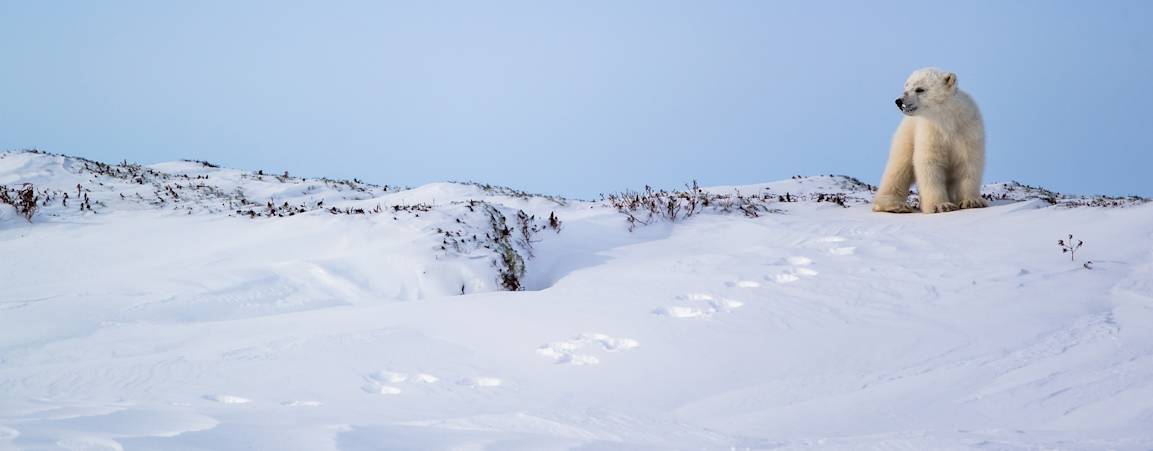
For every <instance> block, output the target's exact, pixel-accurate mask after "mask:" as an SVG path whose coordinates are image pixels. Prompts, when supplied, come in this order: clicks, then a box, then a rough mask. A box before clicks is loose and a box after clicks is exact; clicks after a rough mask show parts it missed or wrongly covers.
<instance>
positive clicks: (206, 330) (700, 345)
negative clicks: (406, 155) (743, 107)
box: [0, 152, 1153, 450]
mask: <svg viewBox="0 0 1153 451" xmlns="http://www.w3.org/2000/svg"><path fill="white" fill-rule="evenodd" d="M88 165H89V167H91V165H92V163H91V162H90V163H88ZM139 171H141V172H139V174H143V175H142V177H145V178H146V179H144V180H143V183H140V182H134V181H132V179H125V178H118V176H108V175H101V174H98V173H94V172H92V171H91V170H90V169H85V161H84V160H80V159H75V158H70V157H64V156H59V155H50V154H40V153H28V152H13V153H8V154H2V155H0V184H4V185H7V186H9V187H10V188H11V187H17V186H20V184H23V183H33V184H34V186H36V187H37V189H49V190H55V191H54V192H56V193H62V192H66V191H68V190H71V191H72V195H70V200H69V203H68V206H67V207H65V206H63V205H62V204H61V202H60V197H62V195H56V196H55V197H53V198H52V200H51V202H50V205H48V206H44V207H42V208H41V210H40V211H39V212H38V213H37V214H36V216H34V217H33V220H32V222H31V223H29V222H28V221H25V220H24V218H23V217H20V216H17V215H15V212H14V211H11V210H10V209H7V210H6V209H5V207H7V206H4V205H0V251H2V252H3V258H2V259H0V449H9V448H10V449H129V450H131V449H179V450H200V449H203V450H229V449H284V450H288V449H301V450H326V449H328V450H337V449H339V450H368V449H521V450H547V449H598V450H599V449H606V450H609V449H611V450H639V449H720V450H729V449H822V450H824V449H863V448H864V449H869V448H879V449H1085V450H1095V449H1122V450H1130V449H1132V450H1138V449H1149V448H1151V447H1153V428H1150V427H1149V426H1150V424H1153V327H1150V324H1153V204H1148V203H1142V202H1140V201H1139V200H1135V199H1129V200H1125V201H1124V202H1120V201H1119V202H1120V206H1118V207H1116V208H1103V207H1094V206H1088V207H1079V208H1072V207H1073V206H1074V205H1076V204H1078V202H1080V203H1091V202H1090V201H1092V200H1094V199H1098V198H1085V197H1077V196H1063V195H1062V196H1060V197H1059V198H1056V199H1055V201H1056V203H1057V204H1056V205H1052V203H1051V202H1049V201H1046V200H1044V196H1045V194H1044V193H1041V192H1040V191H1036V190H1035V189H1034V190H1030V189H1027V188H1025V187H1024V185H1018V184H1012V183H1006V184H993V185H990V186H989V187H987V193H989V194H990V195H996V196H1000V195H1001V194H1006V198H1005V199H998V200H997V201H995V202H994V206H992V207H990V208H986V209H979V210H964V211H959V212H953V213H946V214H939V215H922V214H908V215H893V214H878V213H873V212H871V211H870V210H869V208H868V205H867V204H865V203H861V202H865V201H867V199H868V197H869V195H870V194H869V191H868V189H867V187H866V188H863V189H862V188H861V187H860V186H859V185H858V184H856V183H854V182H853V181H852V180H851V179H847V178H843V177H832V176H822V177H810V178H799V179H798V178H794V179H790V180H785V181H781V182H773V183H767V184H761V185H751V186H742V187H711V188H707V189H706V190H707V191H709V192H717V193H724V192H731V191H733V190H740V191H741V192H742V193H759V192H764V191H765V188H768V191H767V192H770V193H772V194H773V195H780V194H783V193H785V192H789V193H790V194H791V195H793V196H801V197H803V199H802V201H799V202H780V203H774V204H773V205H772V206H773V207H774V208H777V209H780V212H778V213H771V214H764V215H761V216H760V217H757V218H748V217H745V216H743V215H740V214H737V215H721V214H701V215H698V216H694V217H692V218H690V219H688V220H683V221H679V222H677V223H675V224H669V223H667V222H660V223H655V224H650V225H647V226H641V227H637V228H636V229H635V230H634V231H632V232H630V231H629V230H628V227H627V225H626V223H625V221H624V216H623V215H621V214H619V213H618V212H616V211H615V210H614V209H612V208H609V207H606V206H605V205H603V204H601V203H599V202H582V201H571V200H569V201H566V200H562V199H559V198H544V197H537V196H527V195H522V194H518V193H516V192H513V191H510V190H505V189H494V188H491V187H490V188H488V189H486V188H485V187H483V186H478V185H471V184H459V183H437V184H432V185H427V186H423V187H418V188H415V189H409V190H404V189H398V188H394V187H383V186H376V185H370V184H366V183H362V182H358V181H352V182H348V183H344V182H335V181H328V182H326V181H324V180H320V179H303V178H291V177H290V178H284V179H283V180H282V179H278V178H277V177H276V176H274V175H266V176H256V175H254V172H252V171H240V170H234V169H226V168H214V167H210V166H206V165H203V164H200V163H196V162H172V163H161V164H156V165H150V166H147V167H142V168H141V169H140V170H139ZM149 171H151V172H149ZM185 176H188V178H185ZM197 176H201V177H204V176H207V177H208V178H207V179H205V178H200V179H197V178H196V177H197ZM78 183H79V184H81V185H82V188H83V189H84V190H85V191H84V193H87V194H88V195H89V196H91V198H92V200H93V204H94V209H93V210H94V211H87V210H86V211H83V212H81V211H79V207H78V204H77V203H76V202H75V200H76V198H75V197H74V195H75V192H76V184H78ZM198 183H203V184H204V185H203V186H204V187H198V185H197V184H198ZM177 184H179V185H180V187H176V186H175V185H177ZM165 186H168V187H171V188H172V190H173V192H175V195H173V194H172V193H171V192H169V191H168V190H167V189H165ZM237 190H239V191H241V192H243V194H244V198H245V199H247V201H248V203H242V202H240V201H238V200H237V198H236V197H235V196H234V193H236V192H237ZM158 192H159V194H157V193H158ZM837 192H843V193H845V194H846V198H847V199H848V201H849V202H848V205H849V206H848V208H843V207H841V206H838V205H834V204H831V203H828V202H813V201H809V200H808V197H810V196H815V195H817V194H828V193H837ZM137 193H140V194H141V196H140V197H139V198H138V197H136V194H137ZM120 194H125V196H124V197H123V198H121V196H120ZM1009 194H1012V195H1013V196H1018V195H1019V197H1012V196H1009ZM470 200H471V201H478V202H483V205H490V206H492V207H493V208H494V209H495V210H496V211H498V212H501V213H502V214H503V215H504V216H505V217H507V218H508V220H509V221H510V222H509V223H510V225H511V224H512V221H513V219H512V218H514V216H515V213H516V212H517V211H518V210H523V211H525V212H527V213H528V214H530V215H534V216H535V217H536V218H537V219H538V220H539V219H540V218H545V217H547V216H548V215H549V213H553V212H555V213H556V215H557V216H558V217H560V219H561V220H562V221H563V225H562V228H561V230H560V231H559V232H556V231H554V230H552V229H547V228H545V229H543V230H541V231H540V232H539V233H538V234H537V235H536V240H537V241H536V242H535V243H533V244H532V245H531V250H532V253H533V254H534V256H533V257H532V258H528V257H527V255H526V256H525V260H524V261H525V267H526V268H527V272H526V273H525V275H524V280H525V288H526V290H525V291H518V292H509V291H503V290H502V289H501V283H500V281H499V280H498V276H497V268H496V267H494V266H493V261H494V258H495V257H496V256H497V254H496V253H495V252H494V251H492V250H491V249H488V248H484V247H483V246H481V245H474V244H472V243H473V242H472V241H468V242H467V243H465V244H462V245H460V248H459V250H454V248H451V246H449V249H441V246H442V245H443V244H442V243H444V242H445V241H444V240H445V235H444V232H445V231H457V230H459V231H462V238H463V236H464V235H472V234H474V233H478V234H480V235H481V238H483V234H484V233H485V232H486V231H487V230H490V229H486V227H488V222H487V221H488V219H487V216H485V210H483V209H481V208H480V207H479V206H480V205H482V204H475V205H470V203H469V201H470ZM268 202H272V203H274V204H276V205H281V204H283V203H284V202H287V203H288V204H289V205H291V206H303V207H302V209H303V211H301V210H297V211H296V212H294V213H293V214H287V213H285V212H284V211H283V210H281V209H277V213H273V214H272V217H267V216H268V215H267V214H266V213H268V212H269V210H268V208H267V203H268ZM317 202H323V205H322V206H316V203H317ZM416 204H427V205H429V206H430V207H431V208H430V209H428V210H426V211H421V210H411V211H409V210H394V209H393V208H392V207H393V206H410V205H416ZM377 205H380V206H381V210H380V212H379V213H374V212H368V213H365V214H344V213H339V214H334V213H332V212H330V211H328V209H329V208H330V207H333V206H336V207H338V208H340V209H345V208H350V209H355V208H362V209H365V210H371V209H374V208H375V207H376V206H377ZM470 206H473V209H472V210H470V209H469V207H470ZM249 209H252V210H253V211H254V212H258V213H260V215H257V216H256V217H254V218H253V217H250V215H248V214H247V213H237V211H238V210H239V211H245V212H246V211H247V210H249ZM394 218H395V219H394ZM458 220H459V221H460V222H458ZM438 230H440V231H439V232H438ZM1070 233H1072V234H1074V235H1075V236H1076V238H1077V239H1079V240H1084V241H1085V246H1084V247H1083V248H1082V249H1081V250H1079V251H1078V253H1077V259H1076V261H1071V260H1070V258H1069V256H1068V255H1067V254H1062V253H1061V252H1060V250H1059V249H1058V248H1057V246H1056V241H1057V240H1058V239H1062V238H1065V237H1066V236H1067V235H1068V234H1070ZM479 241H482V242H483V239H480V240H479ZM514 248H515V249H517V251H518V252H520V253H522V254H524V253H526V252H527V250H526V248H525V247H524V246H521V245H519V244H518V245H516V246H515V247H514ZM1087 260H1092V261H1093V264H1092V265H1091V266H1092V269H1086V268H1085V267H1083V266H1082V265H1083V264H1084V263H1085V262H1086V261H1087ZM462 287H463V292H464V294H462Z"/></svg>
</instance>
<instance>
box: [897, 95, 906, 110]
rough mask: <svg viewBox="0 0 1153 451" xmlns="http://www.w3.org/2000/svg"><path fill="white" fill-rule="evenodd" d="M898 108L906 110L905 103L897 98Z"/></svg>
mask: <svg viewBox="0 0 1153 451" xmlns="http://www.w3.org/2000/svg"><path fill="white" fill-rule="evenodd" d="M897 108H900V109H902V110H903V109H905V101H904V100H901V98H900V97H897Z"/></svg>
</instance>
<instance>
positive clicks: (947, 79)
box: [897, 67, 957, 116]
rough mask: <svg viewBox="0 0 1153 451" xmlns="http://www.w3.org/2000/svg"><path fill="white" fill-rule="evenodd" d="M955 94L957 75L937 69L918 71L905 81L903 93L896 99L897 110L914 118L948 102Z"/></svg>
mask: <svg viewBox="0 0 1153 451" xmlns="http://www.w3.org/2000/svg"><path fill="white" fill-rule="evenodd" d="M956 94H957V74H954V73H952V72H946V71H943V70H940V69H937V68H933V67H927V68H924V69H918V70H917V71H915V72H913V74H912V75H910V76H909V79H908V80H905V93H904V94H903V95H901V97H898V98H897V108H899V109H900V110H901V112H902V113H905V114H906V115H908V116H916V115H918V114H923V113H925V112H928V111H932V110H933V109H934V108H935V107H937V106H939V105H941V104H943V103H945V102H948V101H949V100H951V99H952V98H953V96H955V95H956Z"/></svg>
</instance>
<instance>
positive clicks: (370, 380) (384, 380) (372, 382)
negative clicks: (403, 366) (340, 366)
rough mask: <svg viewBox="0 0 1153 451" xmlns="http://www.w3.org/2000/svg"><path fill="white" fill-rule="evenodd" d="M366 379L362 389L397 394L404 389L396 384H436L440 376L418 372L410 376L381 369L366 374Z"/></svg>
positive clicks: (384, 393)
mask: <svg viewBox="0 0 1153 451" xmlns="http://www.w3.org/2000/svg"><path fill="white" fill-rule="evenodd" d="M364 380H365V381H366V382H365V383H364V385H362V386H361V387H360V389H361V390H364V391H365V392H368V393H372V394H380V395H395V394H399V393H401V392H403V391H404V390H401V389H400V388H399V387H396V384H402V383H405V382H409V383H421V384H435V383H437V382H439V381H440V378H438V377H436V376H433V375H431V374H428V373H417V374H415V375H413V376H412V377H411V378H410V377H409V375H408V374H405V373H401V372H397V371H390V370H380V371H375V372H373V373H370V374H369V375H367V376H365V377H364Z"/></svg>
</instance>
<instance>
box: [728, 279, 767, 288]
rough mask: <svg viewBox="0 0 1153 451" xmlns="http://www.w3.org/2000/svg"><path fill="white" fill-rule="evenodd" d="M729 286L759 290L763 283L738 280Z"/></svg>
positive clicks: (729, 283)
mask: <svg viewBox="0 0 1153 451" xmlns="http://www.w3.org/2000/svg"><path fill="white" fill-rule="evenodd" d="M727 285H728V286H730V287H736V288H757V287H759V286H761V283H760V282H757V281H755V280H738V281H736V282H728V283H727Z"/></svg>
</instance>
